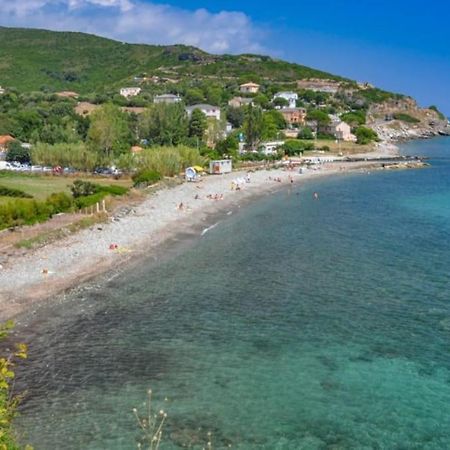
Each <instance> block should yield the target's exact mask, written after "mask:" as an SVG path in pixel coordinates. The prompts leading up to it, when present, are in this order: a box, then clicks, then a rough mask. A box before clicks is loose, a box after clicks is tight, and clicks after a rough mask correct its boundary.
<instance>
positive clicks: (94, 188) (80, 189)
mask: <svg viewBox="0 0 450 450" xmlns="http://www.w3.org/2000/svg"><path fill="white" fill-rule="evenodd" d="M99 187H100V186H99V185H98V184H95V183H91V182H90V181H83V180H75V181H74V182H73V184H72V186H71V187H70V190H71V191H72V195H73V197H74V198H78V197H84V196H87V195H92V194H95V193H96V192H99Z"/></svg>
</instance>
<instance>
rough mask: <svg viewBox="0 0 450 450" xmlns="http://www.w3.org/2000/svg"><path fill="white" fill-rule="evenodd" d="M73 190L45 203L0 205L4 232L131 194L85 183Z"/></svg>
mask: <svg viewBox="0 0 450 450" xmlns="http://www.w3.org/2000/svg"><path fill="white" fill-rule="evenodd" d="M71 190H72V195H68V194H66V193H64V192H59V193H54V194H51V195H50V196H48V197H47V199H45V200H36V199H34V198H31V199H30V198H14V199H11V200H8V201H7V202H6V203H2V204H0V230H2V229H5V228H10V227H14V226H20V225H31V224H34V223H37V222H44V221H46V220H48V219H49V218H51V217H52V216H53V215H55V214H58V213H61V212H68V211H75V210H78V209H82V208H86V207H89V206H91V205H94V204H95V203H97V202H100V201H101V200H102V199H103V198H105V197H106V196H107V195H124V194H126V193H127V191H128V189H126V188H124V187H121V186H104V185H99V184H96V183H91V182H87V181H82V180H76V181H75V182H74V183H73V186H72V189H71ZM18 192H20V191H18ZM23 194H25V193H23ZM25 195H26V194H25ZM15 197H19V196H18V195H16V196H15ZM27 197H30V196H27Z"/></svg>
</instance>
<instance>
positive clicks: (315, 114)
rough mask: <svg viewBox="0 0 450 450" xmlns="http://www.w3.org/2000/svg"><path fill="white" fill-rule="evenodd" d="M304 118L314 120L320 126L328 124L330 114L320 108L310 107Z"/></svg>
mask: <svg viewBox="0 0 450 450" xmlns="http://www.w3.org/2000/svg"><path fill="white" fill-rule="evenodd" d="M306 120H315V121H317V124H318V125H319V127H320V126H324V125H328V124H329V123H330V122H331V119H330V116H329V115H328V114H327V113H326V112H324V111H321V110H320V109H312V110H311V111H309V112H308V115H307V116H306Z"/></svg>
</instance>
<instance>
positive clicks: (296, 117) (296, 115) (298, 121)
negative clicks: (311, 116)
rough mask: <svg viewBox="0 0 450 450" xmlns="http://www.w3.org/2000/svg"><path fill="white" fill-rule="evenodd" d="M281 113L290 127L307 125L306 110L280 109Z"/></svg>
mask: <svg viewBox="0 0 450 450" xmlns="http://www.w3.org/2000/svg"><path fill="white" fill-rule="evenodd" d="M280 113H281V114H282V115H283V117H284V120H285V121H286V123H287V124H288V125H303V124H304V123H305V118H306V109H305V108H283V109H280Z"/></svg>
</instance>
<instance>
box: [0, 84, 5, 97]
mask: <svg viewBox="0 0 450 450" xmlns="http://www.w3.org/2000/svg"><path fill="white" fill-rule="evenodd" d="M4 93H5V90H4V89H3V88H2V87H1V86H0V95H2V94H4Z"/></svg>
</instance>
